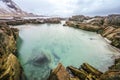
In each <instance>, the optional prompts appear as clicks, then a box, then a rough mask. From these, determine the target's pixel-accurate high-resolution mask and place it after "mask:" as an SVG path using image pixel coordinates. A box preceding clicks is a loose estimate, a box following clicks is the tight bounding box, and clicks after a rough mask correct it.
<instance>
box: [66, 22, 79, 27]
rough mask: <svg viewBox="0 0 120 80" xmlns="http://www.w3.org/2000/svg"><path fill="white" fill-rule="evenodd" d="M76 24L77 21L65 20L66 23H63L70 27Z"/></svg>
mask: <svg viewBox="0 0 120 80" xmlns="http://www.w3.org/2000/svg"><path fill="white" fill-rule="evenodd" d="M76 25H77V23H75V21H66V23H65V24H64V26H70V27H77V26H76Z"/></svg>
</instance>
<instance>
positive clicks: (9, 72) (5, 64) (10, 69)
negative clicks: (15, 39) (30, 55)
mask: <svg viewBox="0 0 120 80" xmlns="http://www.w3.org/2000/svg"><path fill="white" fill-rule="evenodd" d="M0 74H1V75H0V80H21V75H22V69H21V67H20V63H19V61H18V60H17V58H16V57H15V56H14V55H13V54H9V55H8V56H7V57H6V58H5V57H4V58H2V65H1V66H0Z"/></svg>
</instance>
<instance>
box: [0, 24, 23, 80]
mask: <svg viewBox="0 0 120 80" xmlns="http://www.w3.org/2000/svg"><path fill="white" fill-rule="evenodd" d="M16 31H18V30H17V29H16ZM15 34H16V33H14V30H13V29H11V28H10V27H9V26H8V25H7V24H6V23H4V22H3V23H0V80H22V78H24V73H23V70H22V67H21V65H20V63H19V61H18V59H17V57H16V56H15V52H16V39H15ZM16 36H17V34H16ZM16 38H17V37H16Z"/></svg>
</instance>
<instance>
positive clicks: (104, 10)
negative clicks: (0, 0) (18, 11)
mask: <svg viewBox="0 0 120 80" xmlns="http://www.w3.org/2000/svg"><path fill="white" fill-rule="evenodd" d="M14 1H15V2H16V3H17V4H18V5H19V6H20V7H22V8H23V9H24V10H26V11H28V12H33V13H36V14H42V15H60V16H71V15H75V14H84V15H107V14H111V13H120V10H119V9H120V0H14Z"/></svg>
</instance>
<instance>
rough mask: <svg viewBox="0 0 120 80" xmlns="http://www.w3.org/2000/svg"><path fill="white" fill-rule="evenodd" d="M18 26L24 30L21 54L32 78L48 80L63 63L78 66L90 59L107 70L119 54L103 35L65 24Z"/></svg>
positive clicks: (20, 57) (24, 65)
mask: <svg viewBox="0 0 120 80" xmlns="http://www.w3.org/2000/svg"><path fill="white" fill-rule="evenodd" d="M16 27H17V28H19V30H20V32H19V37H20V39H19V40H18V44H19V45H18V51H19V54H18V56H19V60H20V62H21V64H22V66H23V69H24V71H25V74H26V75H27V78H28V80H46V78H47V77H48V75H49V72H50V70H51V69H53V68H55V67H56V66H57V64H58V63H59V62H61V63H62V64H63V65H64V66H68V65H72V66H75V67H79V66H80V65H81V64H82V63H84V62H87V63H89V64H91V65H93V66H94V67H96V68H97V69H99V70H101V71H103V72H104V71H106V70H107V69H108V66H110V65H112V64H113V58H112V57H113V56H114V55H115V54H117V53H118V52H117V51H115V50H113V49H112V48H110V47H108V44H107V43H106V41H105V40H104V39H103V38H102V37H101V36H100V35H98V34H96V33H93V32H88V31H83V30H80V29H75V28H71V27H63V26H62V24H40V25H32V24H26V25H20V26H16Z"/></svg>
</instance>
